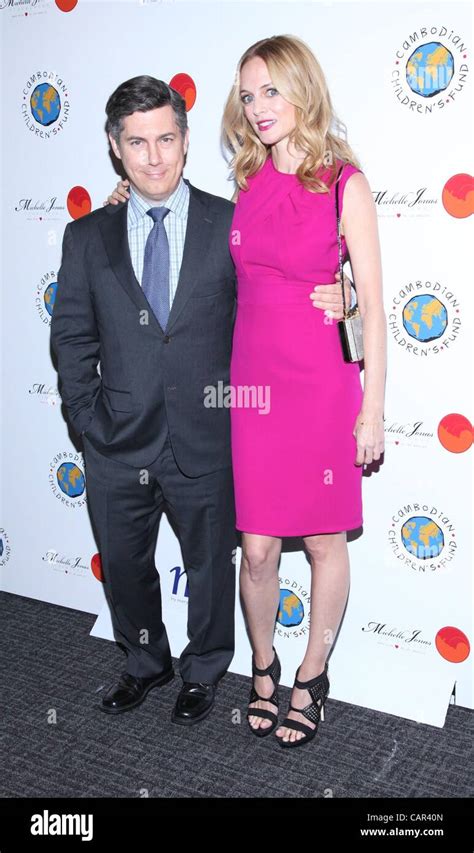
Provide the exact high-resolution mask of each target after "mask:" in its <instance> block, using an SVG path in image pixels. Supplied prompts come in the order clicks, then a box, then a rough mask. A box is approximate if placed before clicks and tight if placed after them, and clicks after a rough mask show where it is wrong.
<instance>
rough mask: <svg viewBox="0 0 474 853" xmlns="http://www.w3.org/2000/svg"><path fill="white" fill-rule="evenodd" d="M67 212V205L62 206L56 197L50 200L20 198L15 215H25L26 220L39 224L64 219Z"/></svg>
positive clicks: (15, 208) (51, 197)
mask: <svg viewBox="0 0 474 853" xmlns="http://www.w3.org/2000/svg"><path fill="white" fill-rule="evenodd" d="M65 210H66V205H65V204H60V203H59V202H58V197H57V196H56V195H55V196H50V197H49V198H37V199H34V198H20V199H19V201H18V202H17V204H16V205H15V207H14V211H15V213H23V214H25V218H26V219H35V220H36V221H37V222H43V221H45V220H49V221H51V220H59V219H64V211H65Z"/></svg>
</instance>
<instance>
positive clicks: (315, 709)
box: [278, 661, 329, 749]
mask: <svg viewBox="0 0 474 853" xmlns="http://www.w3.org/2000/svg"><path fill="white" fill-rule="evenodd" d="M300 669H301V667H298V669H297V671H296V677H295V683H294V686H295V687H297V688H298V689H299V690H307V691H308V693H309V694H310V696H311V699H312V702H310V703H309V705H306V707H305V708H295V707H294V706H293V705H292V704H291V701H290V706H289V708H288V710H289V711H297V713H298V714H303V716H304V717H306V719H307V720H309V721H310V722H311V723H315V726H314V729H313V728H311V726H306V725H305V724H304V723H300V722H299V721H298V720H291V719H290V718H289V717H286V718H285V719H284V720H283V722H282V724H281V725H282V726H285V727H286V728H288V729H294V730H295V731H298V732H303V734H304V737H301V738H298V739H297V740H294V741H291V740H288V741H285V740H283V738H282V737H279V738H278V740H279V741H280V746H282V747H283V748H284V749H289V748H291V747H294V746H303V744H304V743H309V741H310V740H313V738H314V736H315V734H316V732H317V730H318V725H319V721H320V719H321V720H323V721H324V703H325V701H326V699H327V696H328V693H329V679H328V663H327V661H326V663H325V665H324V669H323V671H322V673H321V674H320V675H317V676H316V678H312V679H311V680H310V681H298V673H299V671H300Z"/></svg>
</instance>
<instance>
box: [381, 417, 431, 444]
mask: <svg viewBox="0 0 474 853" xmlns="http://www.w3.org/2000/svg"><path fill="white" fill-rule="evenodd" d="M384 422H385V426H384V429H385V441H386V443H387V444H394V445H402V446H403V447H418V448H423V447H428V445H429V444H430V443H431V441H432V439H433V438H434V434H435V432H434V429H430V428H429V426H427V424H425V422H424V421H420V420H415V421H404V422H401V423H400V422H399V421H397V420H392V419H391V418H384Z"/></svg>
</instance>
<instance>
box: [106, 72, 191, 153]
mask: <svg viewBox="0 0 474 853" xmlns="http://www.w3.org/2000/svg"><path fill="white" fill-rule="evenodd" d="M167 104H170V106H171V107H172V108H173V112H174V115H175V119H176V124H177V125H178V127H179V130H180V133H181V136H182V137H183V138H184V135H185V133H186V129H187V127H188V116H187V113H186V101H185V100H184V98H183V97H182V96H181V95H180V94H179V92H176V91H175V89H172V88H171V86H168V84H167V83H165V82H164V81H163V80H157V79H156V78H155V77H148V76H147V75H145V74H143V75H141V76H140V77H132V79H131V80H126V81H125V83H121V84H120V86H118V87H117V89H116V90H115V92H113V94H112V95H111V96H110V98H109V100H108V101H107V104H106V107H105V112H106V113H107V122H106V125H105V129H106V132H107V133H110V135H111V136H112V137H113V138H114V139H115V141H116V142H117V143H118V141H119V137H120V134H121V132H122V130H123V124H122V119H124V118H125V117H126V116H130V115H132V113H136V112H140V113H147V112H149V111H150V110H155V109H157V107H165V106H166V105H167Z"/></svg>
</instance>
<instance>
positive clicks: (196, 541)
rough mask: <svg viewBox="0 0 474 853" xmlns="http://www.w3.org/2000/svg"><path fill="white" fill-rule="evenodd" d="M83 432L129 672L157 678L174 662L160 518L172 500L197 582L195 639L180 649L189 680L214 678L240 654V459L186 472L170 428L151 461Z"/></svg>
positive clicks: (192, 608) (191, 580)
mask: <svg viewBox="0 0 474 853" xmlns="http://www.w3.org/2000/svg"><path fill="white" fill-rule="evenodd" d="M83 440H84V459H85V469H86V483H87V498H88V505H89V510H90V515H91V519H92V525H93V528H94V532H95V536H96V538H97V544H98V546H99V551H100V556H101V563H102V571H103V575H104V580H105V593H106V597H107V601H108V604H109V608H110V612H111V618H112V625H113V628H114V635H115V639H116V641H117V643H118V644H119V645H120V646H121V647H122V648H123V650H124V651H125V652H126V654H127V672H129V673H130V674H131V675H135V676H139V677H149V676H153V675H159V674H161V673H162V672H164V671H166V670H167V669H169V668H170V666H171V664H172V662H171V651H170V646H169V642H168V636H167V633H166V628H165V626H164V624H163V620H162V602H161V581H160V576H159V574H158V571H157V569H156V566H155V548H156V542H157V536H158V528H159V522H160V518H161V515H162V513H163V511H164V509H166V510H167V511H168V513H169V515H170V519H171V523H172V526H174V527H175V529H176V531H177V535H178V539H179V542H180V545H181V552H182V555H183V561H184V568H185V570H186V572H187V579H188V590H189V599H188V626H187V627H188V639H189V643H188V645H187V646H186V648H185V649H184V650H183V651H182V653H181V656H180V658H179V671H180V674H181V676H182V678H183V680H184V681H194V682H198V681H203V682H207V683H216V682H217V681H218V680H219V679H220V678H221V677H222V676H223V675H224V673H225V672H226V670H227V669H228V667H229V664H230V662H231V660H232V657H233V654H234V606H235V550H234V549H235V548H236V545H237V540H236V531H235V508H234V489H233V479H232V468H231V467H228V468H223V469H221V470H220V471H215V472H213V473H211V474H205V475H203V476H201V477H186V476H185V475H184V474H183V473H182V472H181V471H180V469H179V468H178V466H177V464H176V460H175V457H174V454H173V450H172V447H171V443H170V440H169V436H168V438H167V440H166V442H165V445H164V447H163V449H162V451H161V453H160V454H159V456H158V458H157V459H156V460H155V461H154V462H153V463H152V464H151V465H148V466H147V468H146V469H139V468H136V467H134V466H131V465H126V464H124V463H122V462H118V461H116V460H114V459H111V458H110V457H108V456H105V455H103V454H102V453H99V451H98V450H97V449H96V448H95V447H94V445H93V444H92V443H91V442H90V441H89V439H88V438H87V437H86V436H83ZM144 470H145V471H146V472H148V476H146V475H145V477H144V476H143V474H144ZM144 480H145V481H146V480H148V482H143V481H144ZM144 639H145V642H144V641H143V640H144Z"/></svg>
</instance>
